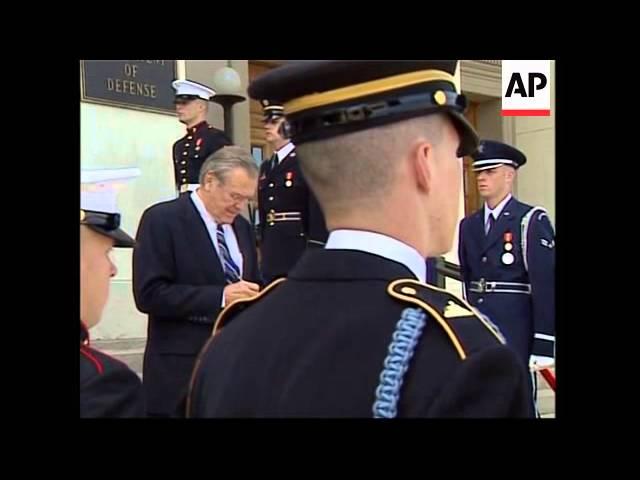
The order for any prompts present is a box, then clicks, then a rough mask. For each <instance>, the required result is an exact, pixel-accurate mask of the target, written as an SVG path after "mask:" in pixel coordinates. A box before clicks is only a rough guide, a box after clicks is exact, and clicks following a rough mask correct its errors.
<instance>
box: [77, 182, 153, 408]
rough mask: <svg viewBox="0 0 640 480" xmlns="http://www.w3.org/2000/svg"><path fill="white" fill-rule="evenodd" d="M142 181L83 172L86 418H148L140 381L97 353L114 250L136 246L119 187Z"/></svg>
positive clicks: (83, 401)
mask: <svg viewBox="0 0 640 480" xmlns="http://www.w3.org/2000/svg"><path fill="white" fill-rule="evenodd" d="M138 175H139V172H138V170H137V169H119V170H88V171H83V172H82V178H81V182H82V193H81V201H80V417H82V418H88V417H142V416H144V404H143V397H142V385H141V383H140V379H139V378H138V376H137V375H136V374H135V373H134V372H133V371H131V370H130V369H129V367H127V365H125V364H124V363H122V362H120V361H118V360H116V359H115V358H112V357H110V356H109V355H106V354H105V353H102V352H100V351H98V350H96V349H95V348H92V347H91V345H90V342H89V328H91V327H93V326H95V325H96V324H97V323H98V322H99V321H100V317H101V315H102V310H103V308H104V306H105V303H106V301H107V297H108V295H109V282H110V278H111V277H113V276H114V275H115V274H116V267H115V265H114V264H113V263H112V261H111V259H110V258H109V254H110V252H111V249H112V248H113V247H124V248H127V247H128V248H130V247H133V245H134V243H135V242H134V240H133V238H131V237H130V236H129V234H127V233H126V232H124V231H123V230H122V229H121V228H120V214H119V213H118V210H117V205H116V183H117V182H122V181H125V180H128V179H130V178H134V177H136V176H138Z"/></svg>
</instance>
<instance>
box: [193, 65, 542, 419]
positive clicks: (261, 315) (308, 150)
mask: <svg viewBox="0 0 640 480" xmlns="http://www.w3.org/2000/svg"><path fill="white" fill-rule="evenodd" d="M456 64H457V61H455V60H451V61H435V60H434V61H429V60H423V61H356V62H348V61H304V62H291V63H290V64H288V65H285V66H282V67H280V68H276V69H274V70H271V71H270V72H268V73H266V74H264V75H263V76H261V77H259V78H257V79H256V80H255V81H254V83H253V84H252V85H251V86H250V87H249V94H250V96H251V97H253V98H258V99H262V98H281V99H282V100H283V101H284V102H285V103H284V110H285V113H286V115H287V119H288V120H289V121H290V126H291V129H292V139H293V141H294V142H295V143H296V145H298V149H299V150H300V159H301V166H302V170H303V172H304V175H305V178H306V180H307V181H308V182H309V184H310V185H311V187H312V189H313V191H314V192H315V193H316V195H317V197H318V201H319V202H320V205H321V206H322V210H323V212H324V213H325V218H326V221H327V225H328V227H329V231H330V232H331V233H330V235H329V238H328V240H327V244H326V246H325V248H324V249H308V250H307V251H306V252H305V253H304V254H303V256H302V258H301V259H300V260H299V262H298V263H297V264H296V265H295V267H294V268H293V269H292V270H291V271H290V272H289V275H288V278H287V279H280V280H278V281H276V282H274V283H272V284H271V285H269V286H268V287H266V288H265V289H264V291H263V292H261V294H260V295H258V296H257V297H255V298H254V299H248V300H247V301H238V302H235V303H234V304H233V305H230V306H229V307H228V308H227V309H225V310H224V311H223V312H222V313H221V314H220V315H219V317H218V319H217V321H216V325H215V326H214V335H213V337H212V338H211V339H210V341H209V342H208V344H207V345H206V346H205V348H204V349H203V351H202V353H201V355H200V358H199V362H198V364H197V366H196V369H195V373H194V376H193V378H192V384H191V395H190V398H189V406H188V411H189V412H190V414H191V416H193V417H371V416H373V417H376V418H389V417H395V416H400V417H525V416H531V415H532V411H531V405H530V402H528V392H527V380H526V377H527V375H526V371H525V369H524V367H523V365H522V364H521V362H519V360H518V359H517V357H516V355H515V353H514V352H513V351H512V350H511V349H509V348H508V347H506V346H505V345H504V343H503V339H502V337H501V335H500V334H499V332H497V331H496V330H495V329H494V327H493V326H492V325H491V324H490V323H489V322H487V321H486V319H485V318H483V317H482V316H480V315H479V314H478V313H477V312H476V311H475V310H474V309H473V307H471V306H470V305H469V304H468V303H466V302H465V301H463V300H461V299H459V298H457V297H456V296H455V295H452V294H450V293H448V292H446V291H444V290H440V289H438V288H435V287H432V286H429V285H427V284H426V283H424V281H425V269H426V264H425V258H429V257H434V256H438V255H441V254H443V253H444V252H446V251H448V250H449V249H450V248H451V244H452V241H453V235H454V231H455V228H456V223H457V222H456V219H457V212H458V198H459V194H460V184H461V181H460V177H461V175H462V160H461V158H460V157H462V156H463V155H468V154H470V153H471V152H473V151H474V150H475V149H476V147H477V141H478V139H477V136H476V133H475V132H474V130H473V128H472V127H471V126H470V125H469V123H468V122H467V121H466V120H465V118H464V116H463V111H464V109H465V106H466V101H465V97H464V96H463V95H461V94H459V93H458V92H457V91H456V87H455V83H454V82H455V81H454V77H453V75H454V71H455V68H456Z"/></svg>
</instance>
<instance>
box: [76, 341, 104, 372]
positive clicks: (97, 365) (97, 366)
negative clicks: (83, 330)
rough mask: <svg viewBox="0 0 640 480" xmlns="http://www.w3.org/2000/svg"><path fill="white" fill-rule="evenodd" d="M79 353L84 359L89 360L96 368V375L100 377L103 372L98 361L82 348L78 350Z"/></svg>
mask: <svg viewBox="0 0 640 480" xmlns="http://www.w3.org/2000/svg"><path fill="white" fill-rule="evenodd" d="M80 353H83V354H84V356H85V357H87V358H88V359H89V360H91V361H92V362H93V364H94V365H95V366H96V368H97V369H98V373H99V374H100V375H102V372H104V367H103V366H102V363H100V360H98V359H97V358H96V357H94V356H93V355H91V353H89V351H88V350H86V349H84V348H82V347H81V348H80Z"/></svg>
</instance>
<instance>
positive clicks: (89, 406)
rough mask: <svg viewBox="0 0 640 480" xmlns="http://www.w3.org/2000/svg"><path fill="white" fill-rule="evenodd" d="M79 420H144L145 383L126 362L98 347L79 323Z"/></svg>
mask: <svg viewBox="0 0 640 480" xmlns="http://www.w3.org/2000/svg"><path fill="white" fill-rule="evenodd" d="M80 417H81V418H100V417H103V418H114V417H144V401H143V394H142V383H141V382H140V379H139V378H138V376H137V375H136V374H135V373H134V372H133V371H132V370H131V369H130V368H129V367H128V366H127V365H126V364H124V363H122V362H121V361H120V360H117V359H115V358H113V357H111V356H109V355H107V354H105V353H103V352H101V351H99V350H96V349H95V348H92V347H91V345H90V342H89V332H88V331H87V328H86V326H85V325H84V324H83V323H82V321H81V322H80Z"/></svg>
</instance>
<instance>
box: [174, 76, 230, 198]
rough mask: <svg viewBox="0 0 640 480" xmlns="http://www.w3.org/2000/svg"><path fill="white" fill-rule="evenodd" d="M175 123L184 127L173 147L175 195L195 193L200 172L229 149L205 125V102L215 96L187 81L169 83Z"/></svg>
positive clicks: (223, 139) (224, 140) (223, 136)
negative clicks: (215, 155)
mask: <svg viewBox="0 0 640 480" xmlns="http://www.w3.org/2000/svg"><path fill="white" fill-rule="evenodd" d="M172 85H173V88H174V89H175V91H176V96H175V100H174V103H175V105H176V113H177V114H178V120H179V121H180V122H181V123H183V124H184V125H185V126H186V127H187V132H186V134H185V136H184V137H182V138H181V139H180V140H178V141H177V142H176V143H174V145H173V167H174V174H175V182H176V190H177V191H178V193H186V192H191V191H195V190H196V189H197V188H198V185H199V183H200V181H199V178H198V176H199V174H200V168H202V164H203V163H204V161H205V160H206V159H207V157H209V155H211V154H212V153H214V152H215V151H217V150H218V149H220V148H222V147H224V146H226V145H231V140H230V139H229V138H228V137H227V135H226V134H225V133H224V132H223V131H222V130H219V129H217V128H215V127H213V126H212V125H210V124H209V123H208V122H207V114H208V113H209V101H210V100H211V98H212V97H213V96H214V95H215V94H216V92H215V91H214V90H213V89H211V88H209V87H207V86H205V85H202V84H200V83H197V82H193V81H191V80H176V81H174V82H173V84H172Z"/></svg>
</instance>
